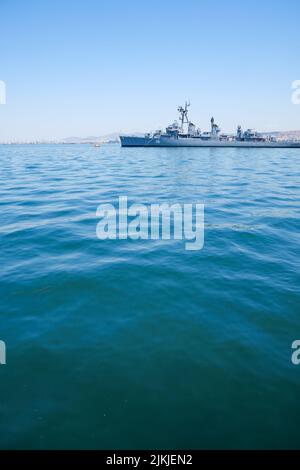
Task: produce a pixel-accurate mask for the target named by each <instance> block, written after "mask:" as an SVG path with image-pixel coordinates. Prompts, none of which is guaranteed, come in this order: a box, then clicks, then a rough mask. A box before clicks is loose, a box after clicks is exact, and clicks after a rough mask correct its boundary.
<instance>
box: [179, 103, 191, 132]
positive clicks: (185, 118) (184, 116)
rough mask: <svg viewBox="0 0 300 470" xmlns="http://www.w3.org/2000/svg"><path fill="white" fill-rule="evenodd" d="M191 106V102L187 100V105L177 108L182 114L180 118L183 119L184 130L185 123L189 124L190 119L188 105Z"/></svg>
mask: <svg viewBox="0 0 300 470" xmlns="http://www.w3.org/2000/svg"><path fill="white" fill-rule="evenodd" d="M189 106H190V102H187V101H186V102H185V107H184V108H183V107H182V106H178V108H177V110H178V112H179V114H180V118H179V120H180V121H181V126H180V131H181V132H183V128H184V124H189V122H190V121H189V119H188V107H189Z"/></svg>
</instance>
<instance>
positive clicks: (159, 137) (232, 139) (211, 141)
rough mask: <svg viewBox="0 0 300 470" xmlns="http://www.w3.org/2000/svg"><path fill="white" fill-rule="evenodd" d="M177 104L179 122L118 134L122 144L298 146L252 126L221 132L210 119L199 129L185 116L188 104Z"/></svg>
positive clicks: (123, 145) (299, 145)
mask: <svg viewBox="0 0 300 470" xmlns="http://www.w3.org/2000/svg"><path fill="white" fill-rule="evenodd" d="M189 106H190V103H187V102H186V103H185V106H184V107H183V106H179V107H178V112H179V115H180V118H179V121H180V122H179V123H178V121H174V122H173V124H171V125H170V126H168V127H167V128H166V131H165V132H162V131H161V130H158V131H155V132H153V133H147V134H145V135H144V136H135V135H120V141H121V146H122V147H255V148H257V147H260V148H268V147H271V148H300V141H290V140H277V139H276V138H275V137H272V136H264V135H262V134H261V133H258V132H256V131H254V130H253V129H247V130H245V131H243V130H242V127H241V126H238V127H237V131H236V134H235V135H230V134H223V133H221V129H220V128H219V126H218V125H217V124H216V123H215V120H214V118H213V117H212V118H211V121H210V124H211V128H210V131H208V132H202V131H201V129H199V128H197V127H196V126H195V124H193V123H192V122H191V121H190V120H189V117H188V107H189Z"/></svg>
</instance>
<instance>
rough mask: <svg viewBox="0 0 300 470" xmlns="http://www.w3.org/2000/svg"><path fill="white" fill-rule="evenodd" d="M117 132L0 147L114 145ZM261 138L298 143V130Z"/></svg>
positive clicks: (15, 142) (137, 133)
mask: <svg viewBox="0 0 300 470" xmlns="http://www.w3.org/2000/svg"><path fill="white" fill-rule="evenodd" d="M119 134H120V133H119V132H118V133H117V132H113V133H111V134H106V135H102V136H89V137H66V138H64V139H61V140H36V141H3V142H1V141H0V145H41V144H45V145H50V144H51V145H63V144H64V145H66V144H72V145H76V144H87V145H94V144H116V143H119V142H120V139H119ZM261 134H262V135H263V136H267V135H272V136H274V137H276V139H278V140H291V141H300V130H296V131H273V132H261ZM134 135H137V136H138V135H140V136H142V135H144V134H143V133H141V132H135V133H134Z"/></svg>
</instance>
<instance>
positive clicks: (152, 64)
mask: <svg viewBox="0 0 300 470" xmlns="http://www.w3.org/2000/svg"><path fill="white" fill-rule="evenodd" d="M299 18H300V2H299V1H298V0H286V1H283V0H281V1H278V0H273V1H268V0H265V1H263V0H261V1H256V0H253V1H246V0H245V1H241V2H238V1H236V0H235V1H233V0H228V1H226V2H225V1H221V0H215V2H212V1H208V0H202V1H201V0H190V1H189V2H183V1H177V0H173V1H170V0H165V1H162V0H160V1H157V0H149V1H147V2H146V1H142V0H140V1H137V0H126V1H124V0H123V1H121V0H115V1H114V0H110V1H102V0H97V1H96V0H84V1H83V0H82V1H81V0H76V1H75V0H73V1H71V0H51V1H50V0H43V1H40V0H0V80H4V81H5V83H6V87H7V104H6V105H1V106H0V141H5V140H32V139H51V138H54V139H59V138H63V137H67V136H74V135H75V136H88V135H101V134H105V133H109V132H114V131H127V132H130V131H146V130H153V129H156V128H157V127H161V126H164V125H166V124H168V123H169V122H171V121H172V120H173V119H174V118H176V117H177V112H176V108H177V106H178V105H179V104H182V103H184V101H185V100H186V99H189V100H190V101H191V108H190V117H191V119H192V120H193V121H195V122H196V123H197V124H199V125H200V127H201V128H202V129H206V128H207V127H208V124H209V119H210V117H211V115H214V116H215V119H216V121H217V123H219V124H220V126H221V128H222V129H223V130H224V131H231V130H233V129H235V128H236V125H237V124H241V125H243V126H244V127H246V126H247V127H254V128H257V129H259V130H260V129H261V130H274V129H279V130H280V129H281V130H285V129H300V106H296V105H293V104H292V102H291V83H292V81H293V80H297V79H298V80H299V79H300V61H299V53H300V29H299Z"/></svg>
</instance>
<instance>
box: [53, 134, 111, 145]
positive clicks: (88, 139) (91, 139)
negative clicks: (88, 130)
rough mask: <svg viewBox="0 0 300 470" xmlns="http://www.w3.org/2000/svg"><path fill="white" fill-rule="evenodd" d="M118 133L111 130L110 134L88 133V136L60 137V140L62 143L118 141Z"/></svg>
mask: <svg viewBox="0 0 300 470" xmlns="http://www.w3.org/2000/svg"><path fill="white" fill-rule="evenodd" d="M118 141H119V133H117V132H113V133H111V134H105V135H99V136H95V135H90V136H88V137H74V136H73V137H65V138H64V139H61V142H63V143H64V144H80V143H81V144H86V143H95V142H118Z"/></svg>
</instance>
